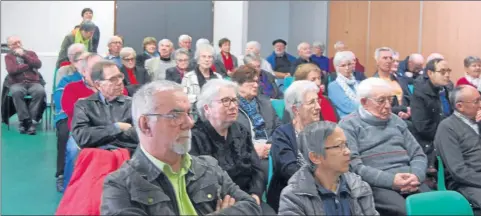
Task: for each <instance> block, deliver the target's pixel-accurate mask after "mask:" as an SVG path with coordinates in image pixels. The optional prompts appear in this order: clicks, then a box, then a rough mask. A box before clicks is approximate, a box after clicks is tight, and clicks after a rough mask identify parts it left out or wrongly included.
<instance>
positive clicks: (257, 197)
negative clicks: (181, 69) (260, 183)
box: [251, 194, 261, 205]
mask: <svg viewBox="0 0 481 216" xmlns="http://www.w3.org/2000/svg"><path fill="white" fill-rule="evenodd" d="M251 196H252V197H253V198H254V199H255V200H256V203H257V205H261V200H260V199H259V196H257V195H255V194H252V195H251Z"/></svg>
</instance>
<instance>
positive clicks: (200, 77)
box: [194, 66, 217, 88]
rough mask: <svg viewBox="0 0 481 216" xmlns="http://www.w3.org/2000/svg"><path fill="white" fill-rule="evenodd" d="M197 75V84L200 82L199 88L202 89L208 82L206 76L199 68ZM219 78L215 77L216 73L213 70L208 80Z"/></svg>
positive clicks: (196, 70) (197, 68) (196, 71)
mask: <svg viewBox="0 0 481 216" xmlns="http://www.w3.org/2000/svg"><path fill="white" fill-rule="evenodd" d="M194 71H195V75H196V76H197V82H199V87H201V88H202V86H204V84H205V83H206V82H207V80H206V78H205V77H204V75H203V74H202V72H200V69H199V66H197V67H196V68H195V70H194ZM216 78H217V76H216V75H214V71H212V69H210V70H209V77H208V78H207V79H209V80H210V79H216Z"/></svg>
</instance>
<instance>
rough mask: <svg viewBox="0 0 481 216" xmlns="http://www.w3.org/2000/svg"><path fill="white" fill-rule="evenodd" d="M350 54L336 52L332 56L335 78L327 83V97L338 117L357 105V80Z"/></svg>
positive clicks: (349, 111) (341, 116) (352, 109)
mask: <svg viewBox="0 0 481 216" xmlns="http://www.w3.org/2000/svg"><path fill="white" fill-rule="evenodd" d="M352 61H353V57H352V54H351V53H350V52H348V51H341V52H337V53H336V55H335V56H334V66H335V68H336V73H337V77H336V80H335V81H333V82H331V83H329V85H328V87H327V89H328V97H329V98H330V99H331V100H332V103H333V104H334V107H336V111H337V114H338V115H339V117H340V118H343V117H344V116H346V115H348V114H350V113H352V112H354V111H355V110H356V109H357V108H358V107H359V98H358V97H357V95H356V92H357V86H358V81H357V80H356V77H355V76H354V75H353V71H354V67H353V66H354V65H353V64H352V63H353V62H352Z"/></svg>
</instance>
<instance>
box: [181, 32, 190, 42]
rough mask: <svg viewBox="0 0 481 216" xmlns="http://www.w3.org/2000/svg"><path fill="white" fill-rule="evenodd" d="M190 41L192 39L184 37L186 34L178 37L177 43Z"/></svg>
mask: <svg viewBox="0 0 481 216" xmlns="http://www.w3.org/2000/svg"><path fill="white" fill-rule="evenodd" d="M186 40H188V41H192V37H190V36H189V35H186V34H183V35H181V36H179V43H180V42H182V41H186Z"/></svg>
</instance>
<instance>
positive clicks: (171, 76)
mask: <svg viewBox="0 0 481 216" xmlns="http://www.w3.org/2000/svg"><path fill="white" fill-rule="evenodd" d="M189 55H190V53H189V51H187V50H186V49H184V48H180V49H178V50H176V51H175V54H174V59H175V63H176V66H175V67H171V68H167V70H166V71H165V73H166V74H165V79H166V80H170V81H173V82H176V83H179V84H180V83H181V82H182V79H183V78H184V75H185V73H187V70H188V69H189V61H190V59H189Z"/></svg>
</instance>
